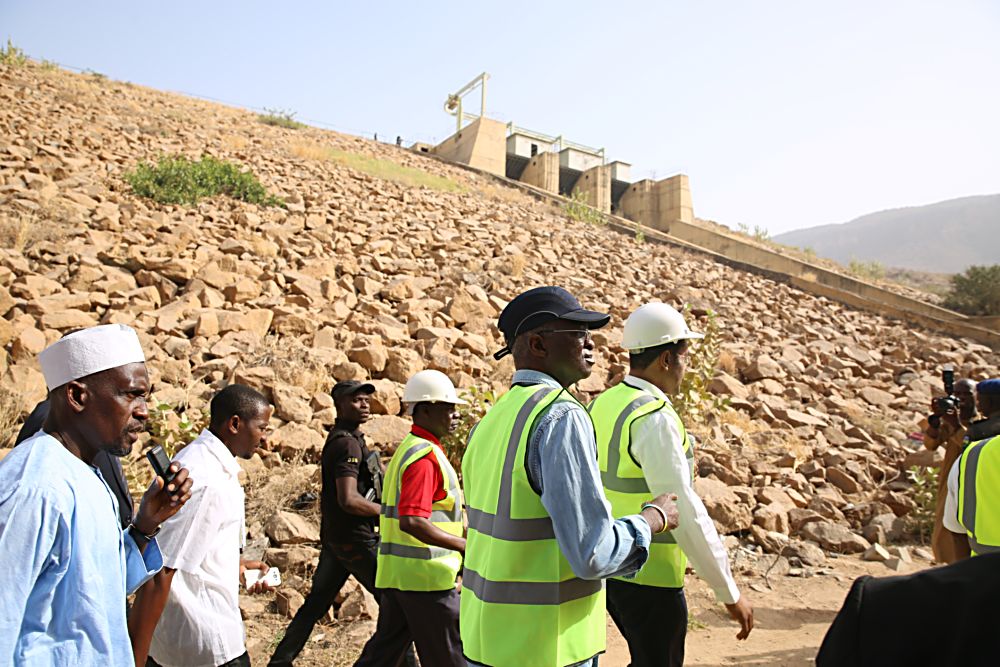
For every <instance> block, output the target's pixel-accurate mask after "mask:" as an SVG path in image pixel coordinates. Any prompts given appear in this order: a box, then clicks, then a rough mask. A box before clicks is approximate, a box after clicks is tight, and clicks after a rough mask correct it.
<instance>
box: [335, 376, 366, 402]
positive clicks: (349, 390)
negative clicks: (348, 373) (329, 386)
mask: <svg viewBox="0 0 1000 667" xmlns="http://www.w3.org/2000/svg"><path fill="white" fill-rule="evenodd" d="M359 391H363V392H365V393H366V394H374V393H375V385H373V384H372V383H371V382H358V381H357V380H341V381H340V382H338V383H337V384H335V385H333V391H331V392H330V395H331V396H333V397H334V398H340V397H341V396H353V395H354V394H356V393H358V392H359Z"/></svg>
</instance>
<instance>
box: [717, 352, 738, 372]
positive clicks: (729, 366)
mask: <svg viewBox="0 0 1000 667" xmlns="http://www.w3.org/2000/svg"><path fill="white" fill-rule="evenodd" d="M718 368H719V370H720V371H723V372H724V373H725V374H726V375H732V376H733V377H736V376H737V375H736V373H737V369H736V358H735V357H734V356H733V355H732V354H731V353H729V352H728V351H726V350H720V351H719V364H718Z"/></svg>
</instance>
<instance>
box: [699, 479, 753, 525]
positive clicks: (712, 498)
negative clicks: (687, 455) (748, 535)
mask: <svg viewBox="0 0 1000 667" xmlns="http://www.w3.org/2000/svg"><path fill="white" fill-rule="evenodd" d="M694 490H695V493H697V494H698V496H699V497H700V498H701V500H702V502H703V503H705V509H707V510H708V515H709V516H710V517H712V520H713V521H715V525H716V527H717V528H718V529H719V532H720V533H722V534H723V535H725V534H729V533H738V532H742V531H745V530H749V529H750V526H751V525H753V515H752V514H751V513H750V508H749V507H747V506H746V503H744V502H743V501H742V500H740V497H739V496H737V495H736V493H735V492H734V491H733V490H732V489H730V488H729V487H728V486H726V485H725V484H724V483H723V482H720V481H719V480H717V479H711V478H708V477H702V478H700V479H697V480H695V482H694Z"/></svg>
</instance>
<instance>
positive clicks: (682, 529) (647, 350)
mask: <svg viewBox="0 0 1000 667" xmlns="http://www.w3.org/2000/svg"><path fill="white" fill-rule="evenodd" d="M703 337H704V336H703V335H702V334H700V333H696V332H694V331H691V330H690V329H689V328H688V326H687V323H686V322H685V321H684V317H683V316H682V315H681V314H680V313H679V312H677V311H676V310H675V309H673V308H671V307H670V306H668V305H666V304H663V303H649V304H646V305H644V306H642V307H641V308H639V309H638V310H636V311H635V312H634V313H632V315H631V316H629V318H628V320H626V322H625V331H624V334H623V340H622V345H623V347H625V348H626V349H627V350H628V351H629V366H630V373H629V375H627V376H626V377H625V379H624V380H623V381H622V382H621V383H620V384H618V385H616V386H614V387H612V388H611V389H608V390H607V391H605V392H604V393H602V394H601V395H600V396H598V397H597V398H596V399H595V400H594V402H593V403H591V405H590V414H591V416H592V417H593V419H594V426H595V428H596V430H597V450H598V461H599V463H600V469H601V479H602V481H603V483H604V490H605V493H606V495H607V497H608V501H610V503H611V508H612V511H613V513H614V515H615V516H622V515H625V514H629V513H631V512H634V511H635V508H636V507H638V506H639V505H640V504H641V503H642V502H643V500H645V499H646V498H648V497H649V496H650V495H656V494H660V493H667V492H671V493H675V494H677V511H678V513H679V514H680V523H679V525H678V527H677V528H675V529H673V530H672V531H669V532H665V533H662V534H660V535H656V536H654V537H653V544H652V545H651V548H650V553H649V560H648V561H647V562H646V564H645V565H644V566H643V568H642V569H641V570H640V571H639V573H638V574H637V575H636V576H635V578H633V579H612V580H609V581H608V591H607V595H608V611H609V612H610V613H611V617H612V618H613V619H614V621H615V624H616V625H617V626H618V629H619V630H620V631H621V633H622V635H623V636H624V637H625V640H626V641H627V642H628V645H629V651H630V652H631V654H632V667H652V666H654V665H655V666H656V667H662V666H665V665H669V666H671V667H674V666H680V665H682V664H683V663H684V638H685V635H686V633H687V602H686V600H685V598H684V588H683V587H684V571H685V569H686V567H687V562H688V560H690V561H691V564H692V565H693V566H694V568H695V570H696V571H697V573H698V574H699V575H700V576H701V578H702V579H704V580H705V581H706V582H707V583H708V584H709V585H710V586H711V587H712V590H713V591H714V592H715V596H716V598H717V599H718V600H719V601H720V602H722V603H723V604H725V605H726V608H727V609H728V610H729V614H730V616H732V617H733V619H734V620H736V621H737V622H738V623H739V624H740V632H739V634H738V635H737V638H738V639H746V637H747V636H748V635H749V634H750V630H751V629H752V628H753V608H752V607H751V605H750V602H749V601H748V600H747V598H746V596H745V595H741V594H740V591H739V589H738V588H737V587H736V582H735V581H734V580H733V576H732V573H731V572H730V568H729V560H728V557H727V554H726V549H725V547H724V546H723V544H722V541H721V540H720V539H719V534H718V532H716V530H715V525H714V524H713V523H712V519H711V518H710V517H709V516H708V513H707V512H706V511H705V506H704V504H703V503H702V502H701V499H700V498H698V496H697V495H696V494H695V492H694V488H693V486H692V483H693V478H694V450H693V448H692V444H691V439H690V438H689V437H688V435H687V431H686V430H685V428H684V424H683V423H682V422H681V419H680V417H679V416H678V415H677V412H676V411H675V410H674V408H673V406H672V405H671V403H670V398H669V397H670V396H671V395H673V394H676V392H677V390H678V388H679V387H680V383H681V379H682V378H683V377H684V371H685V368H686V365H687V353H688V346H689V341H691V340H695V339H699V338H703Z"/></svg>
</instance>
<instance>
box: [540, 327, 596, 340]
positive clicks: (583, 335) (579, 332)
mask: <svg viewBox="0 0 1000 667" xmlns="http://www.w3.org/2000/svg"><path fill="white" fill-rule="evenodd" d="M534 333H536V334H538V335H539V336H544V335H545V334H556V333H564V334H573V337H574V338H576V339H577V340H591V335H590V329H543V330H542V331H535V332H534Z"/></svg>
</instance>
